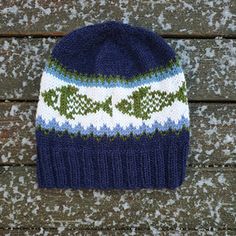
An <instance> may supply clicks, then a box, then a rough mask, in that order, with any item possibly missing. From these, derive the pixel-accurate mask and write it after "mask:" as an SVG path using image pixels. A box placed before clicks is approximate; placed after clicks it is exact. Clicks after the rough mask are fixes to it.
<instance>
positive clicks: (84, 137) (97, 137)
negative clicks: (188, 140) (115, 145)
mask: <svg viewBox="0 0 236 236" xmlns="http://www.w3.org/2000/svg"><path fill="white" fill-rule="evenodd" d="M36 130H40V131H42V132H43V133H44V134H45V135H48V134H49V133H50V132H51V131H54V132H55V133H56V134H57V136H58V137H62V136H63V135H65V134H68V135H69V136H70V137H71V138H76V137H77V136H78V135H80V136H81V137H82V138H83V139H84V140H87V139H89V138H91V137H93V138H95V139H96V140H97V141H98V142H99V141H102V139H103V138H104V137H109V141H114V140H115V138H117V137H120V138H121V139H122V140H123V141H126V140H127V139H128V138H130V137H134V138H135V139H136V140H139V139H140V138H141V137H142V136H143V135H146V136H148V137H149V138H150V139H151V138H153V136H154V135H155V134H156V133H157V132H159V133H160V134H161V135H166V134H169V133H175V134H176V135H177V136H178V135H180V133H181V132H182V131H183V130H186V131H189V132H190V127H189V126H186V125H183V126H182V128H181V129H179V130H175V129H171V128H169V129H168V130H166V131H159V130H158V129H156V130H155V131H153V132H152V133H146V132H145V131H143V132H142V133H141V134H139V135H135V134H133V133H132V132H131V133H130V134H129V135H125V136H124V135H121V134H120V133H117V134H116V135H114V136H107V135H106V134H104V135H102V136H96V135H94V134H93V133H90V134H87V135H81V133H80V132H79V131H78V132H77V133H74V134H73V133H69V132H68V131H67V130H65V131H57V130H55V129H54V128H51V129H44V128H43V127H42V126H41V125H37V126H36Z"/></svg>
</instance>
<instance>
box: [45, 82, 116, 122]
mask: <svg viewBox="0 0 236 236" xmlns="http://www.w3.org/2000/svg"><path fill="white" fill-rule="evenodd" d="M42 96H43V98H44V101H45V102H46V104H47V105H48V106H50V107H52V108H53V109H55V110H57V111H59V112H60V114H61V115H64V116H65V117H66V118H68V119H74V117H75V115H87V114H89V113H96V112H97V111H99V110H100V109H102V110H103V111H105V112H107V113H108V114H109V115H110V116H112V100H111V96H109V97H108V98H107V99H106V100H105V101H104V102H97V101H94V100H93V99H91V98H89V97H88V96H87V95H84V94H81V93H80V92H79V89H78V88H76V87H74V86H71V85H68V86H62V87H60V88H56V89H49V90H48V91H45V92H43V93H42Z"/></svg>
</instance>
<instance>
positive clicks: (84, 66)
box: [52, 21, 175, 79]
mask: <svg viewBox="0 0 236 236" xmlns="http://www.w3.org/2000/svg"><path fill="white" fill-rule="evenodd" d="M52 56H53V58H55V59H57V60H58V61H59V63H61V64H63V65H64V66H65V67H66V68H65V69H67V70H71V71H76V72H78V73H80V74H86V75H94V74H102V75H105V76H117V75H119V76H122V77H124V78H127V79H128V78H131V77H133V76H136V75H138V74H143V73H146V72H148V71H150V70H151V69H155V68H157V67H165V66H166V65H167V64H168V62H169V61H170V60H175V52H174V51H173V50H172V48H171V47H170V46H169V45H168V44H167V43H166V42H165V41H164V39H163V38H161V37H160V36H159V35H157V34H156V33H154V32H152V31H149V30H146V29H143V28H141V27H134V26H131V25H128V24H125V23H122V22H119V21H107V22H103V23H100V24H95V25H90V26H86V27H82V28H79V29H76V30H74V31H72V32H71V33H69V34H68V35H66V36H65V37H63V38H62V39H61V40H60V41H59V42H58V43H57V44H56V46H55V47H54V49H53V52H52Z"/></svg>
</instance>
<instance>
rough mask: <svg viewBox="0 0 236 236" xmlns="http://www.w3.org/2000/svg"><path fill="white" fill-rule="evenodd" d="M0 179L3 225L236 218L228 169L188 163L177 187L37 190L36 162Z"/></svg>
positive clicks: (178, 224)
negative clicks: (198, 167) (201, 166)
mask: <svg viewBox="0 0 236 236" xmlns="http://www.w3.org/2000/svg"><path fill="white" fill-rule="evenodd" d="M0 178H1V180H2V181H1V184H0V203H1V204H0V205H1V206H2V208H3V209H2V210H3V211H4V215H2V217H1V222H0V227H1V228H2V227H7V228H10V227H13V228H19V227H25V228H39V227H47V228H58V230H61V231H62V230H64V229H65V230H66V229H68V228H76V229H83V228H86V229H102V228H116V229H122V228H142V229H143V228H146V229H152V230H161V229H165V230H170V229H175V230H180V229H181V228H185V229H198V230H202V229H207V228H209V227H211V228H213V229H217V228H221V229H222V228H226V229H227V228H232V227H233V225H234V220H235V217H236V214H235V212H236V209H235V207H236V206H235V204H233V202H234V201H235V194H234V193H235V191H236V189H235V188H236V185H235V184H234V183H235V181H236V172H235V171H234V170H233V169H230V168H228V169H224V168H221V169H218V168H207V169H206V168H203V169H201V170H197V169H194V168H190V167H189V168H188V169H187V175H186V179H185V182H184V183H183V184H182V186H181V187H180V188H178V189H176V190H167V189H162V190H154V189H146V190H132V191H130V190H105V191H102V190H71V189H66V190H57V189H50V190H48V189H38V186H37V183H36V172H35V167H2V171H1V172H0ZM190 214H191V217H190Z"/></svg>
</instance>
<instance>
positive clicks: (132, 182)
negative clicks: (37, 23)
mask: <svg viewBox="0 0 236 236" xmlns="http://www.w3.org/2000/svg"><path fill="white" fill-rule="evenodd" d="M35 125H36V141H37V153H38V156H37V181H38V186H39V187H40V188H73V189H82V188H93V189H94V188H95V189H137V188H159V189H160V188H170V189H175V188H177V187H179V186H180V185H181V184H182V183H183V181H184V179H185V175H186V174H185V173H186V163H187V158H188V153H189V146H190V144H189V132H190V128H189V127H190V120H189V105H188V99H187V87H186V81H185V77H184V73H183V70H182V67H181V65H180V62H179V61H178V59H177V57H176V54H175V52H174V50H173V49H172V48H171V47H170V46H169V45H168V44H167V43H166V42H165V40H164V39H163V38H162V37H160V36H159V35H158V34H156V33H154V32H152V31H150V30H147V29H144V28H141V27H135V26H131V25H129V24H125V23H122V22H119V21H106V22H103V23H99V24H94V25H90V26H86V27H81V28H78V29H76V30H74V31H72V32H71V33H69V34H67V35H66V36H64V37H63V38H62V39H61V40H59V42H58V43H57V44H56V45H55V46H54V48H53V50H52V53H51V55H50V57H49V59H48V61H47V63H46V66H45V68H44V71H43V74H42V78H41V83H40V95H39V102H38V106H37V112H36V121H35Z"/></svg>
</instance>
